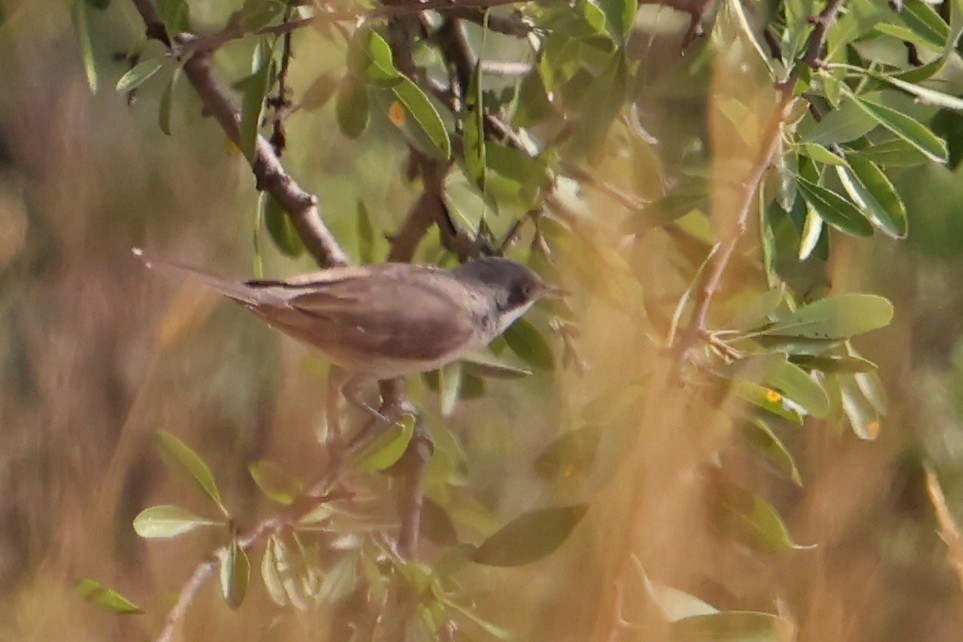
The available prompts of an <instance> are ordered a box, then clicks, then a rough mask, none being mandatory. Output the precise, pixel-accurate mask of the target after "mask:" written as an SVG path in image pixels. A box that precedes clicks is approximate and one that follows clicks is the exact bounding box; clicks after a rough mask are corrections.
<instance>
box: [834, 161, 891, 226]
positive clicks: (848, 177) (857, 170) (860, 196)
mask: <svg viewBox="0 0 963 642" xmlns="http://www.w3.org/2000/svg"><path fill="white" fill-rule="evenodd" d="M846 160H847V161H848V163H849V166H848V167H837V168H836V171H837V172H838V173H839V178H840V181H841V182H842V184H843V187H844V188H846V191H847V192H848V193H849V196H850V198H852V199H853V201H855V202H856V203H857V204H858V205H860V206H861V207H863V208H864V209H865V211H866V213H867V215H868V216H869V220H870V221H872V223H873V224H874V225H876V227H878V228H879V229H881V230H882V231H883V232H885V233H886V234H887V235H889V236H891V237H893V238H896V239H902V238H906V233H907V224H906V206H905V205H903V201H902V200H901V199H900V197H899V194H897V193H896V188H895V187H893V184H892V183H891V182H890V181H889V179H888V178H887V177H886V174H884V173H883V170H881V169H880V168H879V166H877V165H876V164H875V163H873V162H872V161H869V160H866V159H865V158H864V157H863V156H862V155H861V154H857V153H850V154H847V155H846Z"/></svg>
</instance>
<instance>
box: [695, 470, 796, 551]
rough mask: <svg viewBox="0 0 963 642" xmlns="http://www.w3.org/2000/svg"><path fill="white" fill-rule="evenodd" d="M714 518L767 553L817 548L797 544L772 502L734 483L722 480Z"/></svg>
mask: <svg viewBox="0 0 963 642" xmlns="http://www.w3.org/2000/svg"><path fill="white" fill-rule="evenodd" d="M712 511H713V519H714V522H715V525H716V527H717V528H719V529H720V530H721V531H722V532H723V533H726V534H728V535H731V536H733V537H735V538H736V539H737V540H738V541H739V542H741V543H742V544H744V545H746V546H748V547H749V548H752V549H754V550H758V551H762V552H764V553H780V552H785V551H791V550H796V549H804V548H813V547H812V546H802V545H799V544H797V543H796V542H795V541H794V540H793V537H792V535H791V534H790V533H789V529H788V528H786V525H785V523H784V522H783V520H782V518H781V517H780V516H779V513H777V512H776V509H775V508H773V507H772V505H771V504H769V502H767V501H765V500H764V499H762V498H761V497H758V496H757V495H754V494H753V493H750V492H749V491H747V490H744V489H742V488H739V487H738V486H734V485H732V484H726V483H723V484H720V485H719V487H718V488H717V489H716V496H715V498H714V502H713V506H712Z"/></svg>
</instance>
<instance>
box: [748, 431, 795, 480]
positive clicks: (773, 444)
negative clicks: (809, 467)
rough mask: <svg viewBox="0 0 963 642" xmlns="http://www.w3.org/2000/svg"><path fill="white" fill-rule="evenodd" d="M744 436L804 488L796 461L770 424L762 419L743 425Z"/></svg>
mask: <svg viewBox="0 0 963 642" xmlns="http://www.w3.org/2000/svg"><path fill="white" fill-rule="evenodd" d="M742 436H743V438H744V439H745V440H746V441H747V442H748V443H749V444H750V445H751V446H752V447H753V448H755V449H756V450H758V451H759V452H761V453H762V454H763V455H764V456H765V457H766V459H768V460H769V461H771V462H772V463H773V464H774V465H775V466H776V467H777V468H778V469H779V470H781V471H783V472H784V473H786V475H788V476H789V478H790V479H792V480H793V481H794V482H796V484H798V485H800V486H802V478H801V477H800V476H799V468H798V467H797V466H796V460H795V459H794V458H793V456H792V453H790V452H789V449H788V448H786V446H785V445H784V444H783V443H782V440H780V439H779V437H777V436H776V433H774V432H773V431H772V428H770V427H769V424H767V423H766V422H765V421H763V420H762V419H755V420H753V421H752V422H751V423H746V424H744V425H743V427H742Z"/></svg>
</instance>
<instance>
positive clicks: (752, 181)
mask: <svg viewBox="0 0 963 642" xmlns="http://www.w3.org/2000/svg"><path fill="white" fill-rule="evenodd" d="M845 1H846V0H831V1H830V2H829V4H827V5H826V7H825V8H823V10H822V12H820V14H819V15H818V16H816V17H815V18H813V19H812V20H811V22H812V23H813V24H814V25H815V29H813V32H812V34H810V36H809V44H808V46H807V47H806V53H805V54H804V55H803V57H802V59H801V60H800V62H799V63H798V64H797V65H796V66H795V67H793V69H792V71H791V72H790V73H789V76H788V77H787V79H786V80H785V81H784V82H782V83H779V84H778V85H777V87H778V88H779V90H780V92H781V101H780V105H779V107H778V109H777V110H776V112H775V117H774V118H773V122H772V124H771V125H770V128H769V131H768V132H767V134H766V137H765V139H764V142H763V146H762V152H761V153H760V154H759V156H758V157H757V159H756V162H755V164H754V165H753V166H752V167H751V168H750V170H749V173H748V175H747V177H746V179H745V181H743V185H744V189H743V190H742V194H741V200H740V203H739V207H738V208H737V209H736V216H735V225H733V226H730V227H729V228H728V229H729V230H731V231H729V232H727V233H726V234H725V236H724V238H721V239H720V243H719V250H718V251H717V252H716V254H715V256H714V257H713V261H712V264H711V266H710V268H709V274H708V276H707V277H706V280H705V283H703V285H702V287H701V288H700V289H699V291H698V292H697V294H696V299H695V304H694V308H693V313H692V319H691V320H690V321H689V325H688V326H687V328H686V330H685V332H684V333H683V334H682V337H681V339H680V343H679V345H678V346H677V348H678V358H679V361H678V362H677V363H679V362H681V360H682V359H684V358H685V355H686V353H687V352H688V350H689V349H690V348H691V347H692V346H693V345H695V343H696V341H697V340H698V339H699V338H700V337H701V336H702V335H704V334H705V333H706V318H707V316H708V313H709V305H710V304H711V303H712V299H713V297H714V296H715V294H716V292H717V290H718V289H719V285H720V283H721V282H722V275H723V273H724V272H725V271H726V268H727V267H728V265H729V261H730V260H731V259H732V255H733V254H734V252H735V249H736V246H737V245H738V243H739V240H740V239H741V238H742V235H743V234H744V233H745V231H746V229H747V227H748V223H749V213H750V211H751V209H752V203H753V200H754V198H753V197H754V196H755V195H756V192H757V191H758V190H759V185H760V184H761V183H762V180H763V178H764V177H765V175H766V172H767V171H768V170H769V167H770V166H771V165H772V161H773V157H774V156H775V154H776V151H777V150H778V149H779V137H780V135H781V132H782V125H783V123H785V122H786V119H787V118H788V116H789V109H790V108H791V106H792V99H793V95H794V94H793V90H794V88H795V86H796V82H797V81H798V80H799V75H800V73H802V65H807V66H809V67H812V68H816V67H819V66H820V64H821V61H820V60H819V54H820V52H821V51H822V49H823V47H824V46H825V45H826V36H827V34H828V32H829V28H830V27H831V26H832V24H833V23H834V22H835V20H836V17H837V15H838V14H839V11H840V10H841V9H842V6H843V4H844V3H845Z"/></svg>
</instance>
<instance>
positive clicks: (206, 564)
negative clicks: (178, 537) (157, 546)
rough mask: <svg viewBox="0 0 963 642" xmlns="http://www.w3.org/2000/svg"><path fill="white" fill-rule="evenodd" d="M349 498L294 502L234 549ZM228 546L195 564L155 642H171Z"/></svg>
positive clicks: (338, 496) (340, 495)
mask: <svg viewBox="0 0 963 642" xmlns="http://www.w3.org/2000/svg"><path fill="white" fill-rule="evenodd" d="M318 485H320V483H319V484H316V485H315V486H316V487H317V486H318ZM350 496H351V495H350V494H349V493H347V492H344V491H340V492H333V491H332V492H330V493H328V494H326V495H323V496H320V497H310V498H307V499H306V501H301V502H297V501H296V502H295V503H294V504H292V505H291V506H290V507H288V508H287V510H285V511H284V512H280V513H277V514H275V515H271V516H270V517H266V518H265V519H263V520H261V521H260V522H259V523H258V524H257V525H256V526H254V528H252V529H251V530H249V531H248V532H247V533H245V534H243V535H241V536H240V537H238V538H237V545H238V546H239V547H240V548H241V549H243V550H244V551H248V550H250V549H251V548H252V547H253V546H254V545H255V544H257V543H258V542H260V541H261V540H263V539H265V538H266V537H270V536H271V535H273V534H274V533H276V532H277V531H279V530H281V529H282V528H284V527H285V526H288V525H289V524H295V523H297V522H298V520H299V519H301V518H302V517H304V516H305V515H307V514H308V513H309V512H310V511H312V510H314V509H315V508H316V507H317V506H318V505H320V504H322V503H324V502H330V501H334V500H337V499H345V498H347V497H350ZM228 546H229V545H228V544H225V545H223V546H220V547H219V548H217V549H216V550H215V551H214V553H212V554H211V556H210V557H208V558H207V559H206V560H204V561H203V562H201V563H200V564H198V566H197V567H196V568H195V569H194V572H193V573H191V576H190V578H188V580H187V581H186V582H185V583H184V586H182V587H181V592H180V594H178V596H177V602H175V603H174V606H173V607H172V608H171V610H170V611H168V612H167V617H166V618H165V619H164V628H163V629H161V632H160V633H159V634H158V636H157V638H156V639H155V642H173V640H174V634H175V633H176V632H177V625H178V624H180V622H181V620H183V619H184V616H185V615H187V609H188V608H190V606H191V604H192V603H193V602H194V600H195V598H196V597H197V593H198V592H199V591H200V590H201V587H202V586H204V583H205V582H206V581H207V579H208V578H209V577H210V576H211V575H213V574H214V573H215V572H216V571H217V570H218V569H219V568H220V566H221V559H222V558H223V557H224V556H225V554H226V553H227V550H228Z"/></svg>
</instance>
